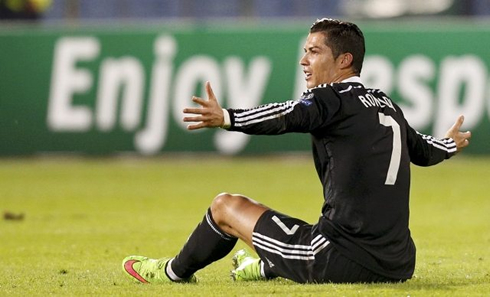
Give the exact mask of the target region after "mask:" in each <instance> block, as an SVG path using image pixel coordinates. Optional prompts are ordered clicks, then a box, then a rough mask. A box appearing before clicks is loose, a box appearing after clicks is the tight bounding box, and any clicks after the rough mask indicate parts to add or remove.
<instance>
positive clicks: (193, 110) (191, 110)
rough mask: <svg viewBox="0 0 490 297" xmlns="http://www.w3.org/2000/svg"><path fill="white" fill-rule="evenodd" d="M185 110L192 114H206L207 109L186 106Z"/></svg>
mask: <svg viewBox="0 0 490 297" xmlns="http://www.w3.org/2000/svg"><path fill="white" fill-rule="evenodd" d="M183 112H184V113H191V114H204V113H205V110H204V109H203V108H184V110H183Z"/></svg>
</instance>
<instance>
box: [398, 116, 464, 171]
mask: <svg viewBox="0 0 490 297" xmlns="http://www.w3.org/2000/svg"><path fill="white" fill-rule="evenodd" d="M406 125H407V140H408V151H409V155H410V161H411V162H412V163H414V164H415V165H419V166H431V165H435V164H437V163H440V162H442V161H443V160H445V159H449V158H450V157H452V156H453V155H454V154H456V150H457V147H456V143H455V142H454V140H453V139H451V138H442V139H438V138H435V137H433V136H430V135H424V134H422V133H419V132H417V131H415V130H414V129H413V128H412V127H410V126H409V125H408V123H407V124H406Z"/></svg>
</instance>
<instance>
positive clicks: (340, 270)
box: [252, 210, 398, 283]
mask: <svg viewBox="0 0 490 297" xmlns="http://www.w3.org/2000/svg"><path fill="white" fill-rule="evenodd" d="M252 242H253V245H254V247H255V250H256V252H257V254H258V255H259V257H260V259H261V260H262V264H261V265H262V266H261V269H263V273H264V274H265V275H266V276H267V277H277V276H280V277H284V278H287V279H290V280H293V281H295V282H298V283H325V282H334V283H357V282H367V283H372V282H394V281H398V280H392V279H389V278H386V277H383V276H380V275H378V274H376V273H373V272H371V271H370V270H368V269H366V268H364V267H363V266H361V265H359V264H357V263H356V262H354V261H352V260H350V259H348V258H346V257H344V256H343V255H342V254H340V253H339V252H338V251H337V250H336V249H335V247H334V246H333V245H332V244H331V243H330V241H329V240H328V238H327V237H325V236H324V235H322V234H321V233H320V232H319V231H318V228H317V226H316V225H310V224H308V223H306V222H304V221H302V220H300V219H295V218H291V217H289V216H287V215H284V214H281V213H278V212H276V211H273V210H268V211H266V212H265V213H264V214H263V215H262V216H261V217H260V218H259V220H258V222H257V224H256V225H255V228H254V232H253V235H252Z"/></svg>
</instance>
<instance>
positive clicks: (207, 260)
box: [167, 209, 238, 279]
mask: <svg viewBox="0 0 490 297" xmlns="http://www.w3.org/2000/svg"><path fill="white" fill-rule="evenodd" d="M237 240H238V239H237V238H236V237H233V236H230V235H229V234H226V233H225V232H223V231H222V230H221V229H220V228H219V227H218V225H216V223H215V222H214V220H213V217H212V215H211V209H208V211H207V213H206V215H205V216H204V218H203V220H202V222H201V223H199V225H197V227H196V229H195V230H194V232H192V234H191V236H190V237H189V239H188V240H187V242H186V244H185V245H184V247H183V248H182V250H181V251H180V252H179V254H178V255H177V256H176V257H175V258H174V259H173V261H172V262H171V265H170V266H171V267H170V268H171V272H173V273H174V274H175V275H176V276H177V277H179V278H182V279H185V278H188V277H190V276H191V275H192V274H194V272H196V271H197V270H199V269H202V268H204V267H205V266H207V265H209V264H211V263H213V262H214V261H216V260H219V259H221V258H223V257H224V256H226V255H228V253H229V252H231V250H232V249H233V247H235V244H236V242H237ZM171 274H172V273H169V271H168V269H167V275H169V277H171V278H172V275H171Z"/></svg>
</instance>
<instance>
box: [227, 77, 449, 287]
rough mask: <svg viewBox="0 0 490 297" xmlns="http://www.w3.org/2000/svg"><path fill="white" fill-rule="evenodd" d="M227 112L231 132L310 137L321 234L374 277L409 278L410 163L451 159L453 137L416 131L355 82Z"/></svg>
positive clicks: (389, 103)
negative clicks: (319, 192)
mask: <svg viewBox="0 0 490 297" xmlns="http://www.w3.org/2000/svg"><path fill="white" fill-rule="evenodd" d="M228 112H229V114H230V121H231V127H230V128H229V130H232V131H241V132H244V133H247V134H268V135H276V134H283V133H288V132H303V133H310V134H311V139H312V149H313V157H314V162H315V167H316V171H317V173H318V176H319V178H320V181H321V182H322V184H323V193H324V199H325V200H324V204H323V207H322V216H321V217H320V220H319V222H318V226H319V228H320V230H321V232H322V233H323V234H324V235H325V236H326V237H327V238H329V240H330V241H331V243H332V244H333V245H334V247H335V248H336V249H337V250H338V251H339V252H341V253H342V254H344V255H345V256H346V257H348V258H350V259H352V260H354V261H356V262H358V263H360V264H361V265H363V266H364V267H366V268H368V269H370V270H372V271H373V272H376V273H379V274H381V275H384V276H386V277H390V278H396V279H408V278H410V277H411V276H412V274H413V271H414V267H415V246H414V243H413V241H412V239H411V236H410V230H409V224H408V221H409V192H410V162H412V163H414V164H417V165H421V166H429V165H433V164H436V163H439V162H441V161H442V160H444V159H446V158H449V157H450V156H452V155H453V154H454V153H456V144H455V143H454V141H453V140H452V139H436V138H434V137H432V136H426V135H423V134H420V133H418V132H416V131H415V130H414V129H413V128H411V127H410V125H409V124H408V123H407V121H406V119H405V117H404V115H403V113H402V110H401V109H400V107H399V106H397V105H396V104H395V103H393V102H392V101H391V99H390V98H388V96H387V95H386V94H384V93H383V92H381V91H379V90H376V89H369V88H365V87H364V86H363V85H362V83H360V80H359V79H358V78H357V77H354V78H351V79H349V80H347V81H345V82H342V83H333V84H328V85H321V86H319V87H316V88H313V89H310V90H308V91H306V92H305V93H304V94H303V96H302V97H301V98H300V99H299V100H295V101H287V102H283V103H272V104H265V105H262V106H259V107H255V108H252V109H228Z"/></svg>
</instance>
